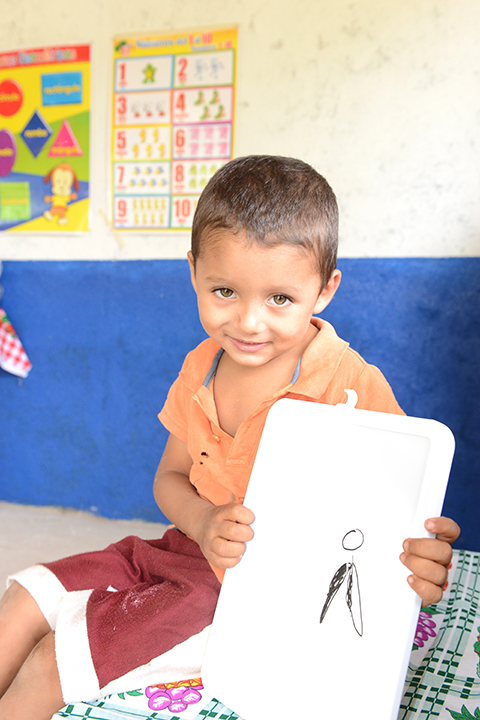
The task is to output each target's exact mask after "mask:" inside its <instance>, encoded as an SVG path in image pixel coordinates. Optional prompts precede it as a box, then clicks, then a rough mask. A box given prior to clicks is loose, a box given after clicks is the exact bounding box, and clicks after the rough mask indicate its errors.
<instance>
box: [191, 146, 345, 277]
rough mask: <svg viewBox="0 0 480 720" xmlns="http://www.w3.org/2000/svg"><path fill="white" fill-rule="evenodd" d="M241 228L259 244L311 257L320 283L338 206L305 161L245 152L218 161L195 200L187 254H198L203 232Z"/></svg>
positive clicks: (332, 256) (332, 248)
mask: <svg viewBox="0 0 480 720" xmlns="http://www.w3.org/2000/svg"><path fill="white" fill-rule="evenodd" d="M221 229H227V230H230V231H232V232H233V233H236V232H242V231H243V232H245V233H246V235H247V237H248V238H249V239H250V240H254V241H256V242H258V243H260V244H265V245H279V244H282V243H288V244H291V245H298V246H300V247H302V248H304V249H305V250H306V251H308V252H312V253H313V254H314V256H315V258H316V262H317V266H318V269H319V274H320V276H321V278H322V284H323V286H324V285H326V283H327V282H328V281H329V279H330V277H331V275H332V273H333V271H334V270H335V267H336V264H337V246H338V206H337V200H336V198H335V195H334V193H333V190H332V189H331V187H330V185H329V184H328V183H327V181H326V180H325V178H323V177H322V176H321V175H320V174H319V173H318V172H317V171H316V170H314V169H313V168H312V167H311V166H310V165H308V164H307V163H305V162H303V161H301V160H296V159H294V158H288V157H280V156H273V155H249V156H246V157H240V158H237V159H235V160H232V161H231V162H229V163H227V164H226V165H224V166H223V167H222V168H220V170H218V171H217V172H216V173H215V175H214V176H213V177H212V178H211V180H210V181H209V183H208V184H207V186H206V187H205V189H204V191H203V193H202V194H201V196H200V199H199V201H198V205H197V209H196V211H195V216H194V218H193V226H192V255H193V259H194V261H195V260H196V259H197V258H198V257H199V256H200V255H201V252H202V241H204V240H205V236H206V233H207V232H210V231H215V230H221Z"/></svg>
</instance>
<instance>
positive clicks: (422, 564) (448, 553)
mask: <svg viewBox="0 0 480 720" xmlns="http://www.w3.org/2000/svg"><path fill="white" fill-rule="evenodd" d="M425 529H426V530H428V532H430V533H433V534H435V535H436V537H435V538H421V539H420V538H417V539H412V538H409V539H408V540H405V542H404V543H403V549H404V551H405V552H403V553H402V554H401V555H400V560H401V561H402V563H403V564H404V565H405V566H406V567H407V568H408V569H409V570H411V571H412V573H413V575H410V576H409V577H408V582H409V583H410V585H411V586H412V588H413V590H415V592H416V593H417V595H420V597H421V598H422V607H425V606H426V605H431V604H433V603H437V602H439V601H440V600H441V599H442V596H443V590H444V588H445V583H446V581H447V577H448V566H449V564H450V561H451V559H452V548H451V547H450V546H451V544H452V543H453V542H454V541H455V540H456V539H457V538H458V536H459V535H460V528H459V526H458V525H457V523H456V522H455V521H454V520H450V518H445V517H438V518H430V519H429V520H427V521H426V522H425Z"/></svg>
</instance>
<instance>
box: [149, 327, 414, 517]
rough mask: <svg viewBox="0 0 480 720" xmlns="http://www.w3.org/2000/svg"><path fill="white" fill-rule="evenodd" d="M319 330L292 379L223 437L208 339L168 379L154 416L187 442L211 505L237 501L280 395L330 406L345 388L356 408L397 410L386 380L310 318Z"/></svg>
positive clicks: (196, 481) (216, 352)
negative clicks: (353, 394) (353, 396)
mask: <svg viewBox="0 0 480 720" xmlns="http://www.w3.org/2000/svg"><path fill="white" fill-rule="evenodd" d="M312 323H313V324H314V325H315V326H316V327H317V328H318V329H319V332H318V333H317V335H316V336H315V338H314V339H313V340H312V342H311V343H310V345H309V346H308V347H307V348H306V350H305V352H304V354H303V357H302V359H301V361H300V363H299V368H297V372H296V374H295V375H294V377H293V378H292V382H290V383H289V384H288V385H286V386H285V387H284V388H282V389H281V390H279V391H278V392H276V393H275V394H274V395H272V396H271V397H269V398H267V399H266V400H264V401H263V402H262V403H261V404H260V405H259V407H258V408H257V409H256V410H255V412H254V413H252V415H250V417H248V418H247V419H246V420H245V421H244V422H243V423H242V424H241V425H240V427H239V428H238V431H237V433H236V435H235V437H231V435H228V433H226V432H224V431H223V430H222V428H221V427H220V426H219V422H218V416H217V410H216V407H215V401H214V398H213V393H212V391H211V388H210V387H209V386H210V383H211V379H212V377H213V375H214V374H215V370H216V366H217V364H218V360H219V358H220V355H221V353H222V350H221V348H220V346H219V345H218V344H217V343H215V342H214V341H213V340H211V339H208V340H205V341H204V342H202V343H201V344H200V345H198V347H196V348H195V350H192V352H190V353H189V354H188V355H187V357H186V358H185V362H184V364H183V367H182V369H181V371H180V374H179V376H178V378H177V379H176V380H175V382H174V383H173V385H172V387H171V388H170V391H169V393H168V396H167V400H166V402H165V405H164V407H163V409H162V411H161V412H160V414H159V416H158V417H159V419H160V421H161V422H162V423H163V425H164V426H165V428H166V429H167V430H168V431H169V432H170V433H172V434H173V435H175V436H176V437H177V438H178V439H179V440H182V441H183V442H184V443H186V445H187V449H188V452H189V454H190V457H191V458H192V460H193V465H192V469H191V471H190V481H191V482H192V484H193V485H194V486H195V488H196V489H197V491H198V493H199V495H201V497H203V498H206V499H207V500H209V501H210V502H211V503H213V504H214V505H224V504H226V503H229V502H232V501H237V502H242V501H243V499H244V497H245V492H246V489H247V485H248V480H249V478H250V473H251V471H252V466H253V462H254V460H255V455H256V453H257V448H258V444H259V442H260V436H261V434H262V430H263V426H264V424H265V419H266V417H267V413H268V411H269V409H270V407H271V406H272V405H273V403H274V402H275V401H276V400H278V399H279V398H281V397H290V398H297V399H300V400H309V401H311V402H322V403H327V404H329V405H336V404H337V403H339V402H345V401H346V399H347V396H346V394H345V389H346V388H347V389H352V390H355V391H356V392H357V394H358V402H357V405H356V407H358V408H360V409H364V410H377V411H378V412H388V413H396V414H403V411H402V410H401V409H400V407H399V405H398V403H397V401H396V400H395V397H394V395H393V392H392V389H391V388H390V385H389V384H388V383H387V381H386V380H385V378H384V376H383V375H382V373H381V372H380V370H378V368H376V367H375V366H373V365H369V364H368V363H366V362H365V360H363V358H361V357H360V355H359V354H358V353H356V352H355V351H354V350H352V349H351V348H350V347H349V344H348V343H347V342H345V341H344V340H341V339H340V338H339V337H338V335H337V334H336V332H335V330H334V329H333V327H332V325H330V324H329V323H328V322H326V321H325V320H320V319H319V318H316V317H313V318H312Z"/></svg>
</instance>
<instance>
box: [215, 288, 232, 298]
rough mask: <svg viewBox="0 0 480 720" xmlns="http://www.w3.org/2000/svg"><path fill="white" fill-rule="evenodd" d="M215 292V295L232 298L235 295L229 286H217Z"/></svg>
mask: <svg viewBox="0 0 480 720" xmlns="http://www.w3.org/2000/svg"><path fill="white" fill-rule="evenodd" d="M214 292H215V295H218V296H219V297H222V298H231V297H233V296H234V295H235V293H234V292H233V290H231V289H230V288H227V287H224V288H217V289H216V290H215V291H214Z"/></svg>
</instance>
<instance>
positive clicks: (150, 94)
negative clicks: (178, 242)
mask: <svg viewBox="0 0 480 720" xmlns="http://www.w3.org/2000/svg"><path fill="white" fill-rule="evenodd" d="M236 50H237V31H236V29H227V30H212V31H199V32H188V33H187V32H185V33H176V34H169V35H159V36H152V37H128V36H126V37H123V38H119V39H117V40H116V41H115V46H114V67H113V109H112V161H111V176H112V180H111V183H112V225H113V227H114V228H115V229H122V230H133V231H144V230H185V229H188V228H190V227H191V225H192V218H193V213H194V210H195V207H196V203H197V201H198V197H199V195H200V193H201V192H202V190H203V188H204V187H205V185H206V184H207V182H208V180H209V179H210V178H211V177H212V175H213V174H214V173H215V172H216V171H217V170H218V169H219V168H220V167H221V166H222V165H224V164H225V163H226V162H228V161H229V160H231V158H232V157H233V134H234V133H233V130H234V100H235V66H236Z"/></svg>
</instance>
